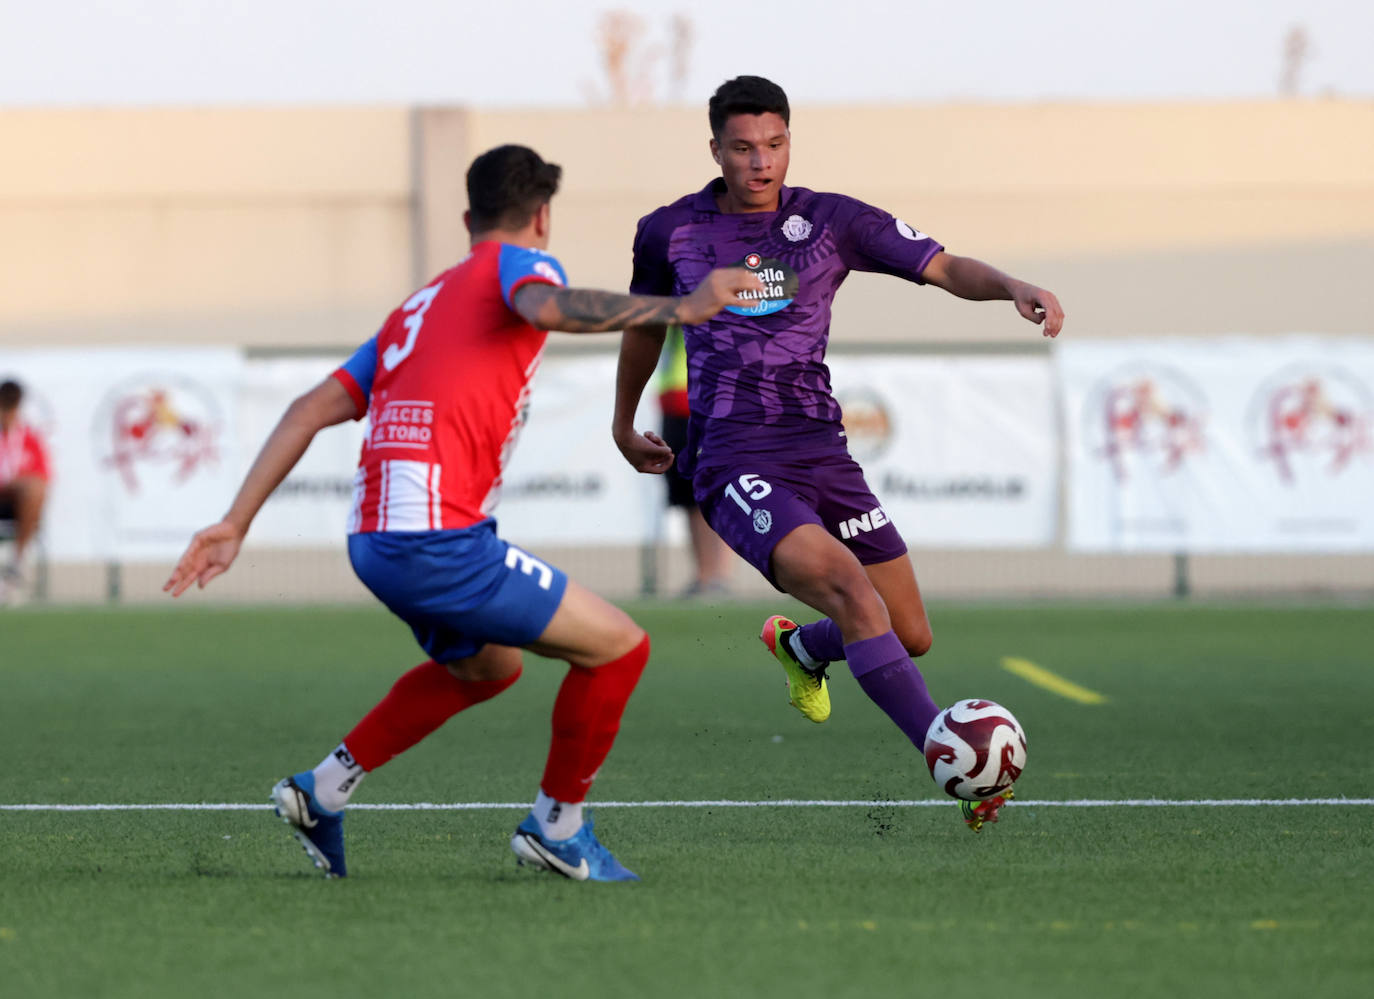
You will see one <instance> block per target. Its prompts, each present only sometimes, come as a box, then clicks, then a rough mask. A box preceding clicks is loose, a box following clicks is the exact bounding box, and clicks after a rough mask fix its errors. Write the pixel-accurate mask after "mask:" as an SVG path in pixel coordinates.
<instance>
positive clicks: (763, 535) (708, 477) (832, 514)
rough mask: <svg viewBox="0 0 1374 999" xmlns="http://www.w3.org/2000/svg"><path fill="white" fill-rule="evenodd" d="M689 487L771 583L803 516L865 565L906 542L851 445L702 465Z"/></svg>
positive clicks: (902, 549)
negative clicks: (788, 457) (777, 559)
mask: <svg viewBox="0 0 1374 999" xmlns="http://www.w3.org/2000/svg"><path fill="white" fill-rule="evenodd" d="M692 491H693V492H694V493H695V494H696V499H697V505H698V506H700V507H701V512H702V515H703V516H705V518H706V522H707V523H708V524H710V525H711V527H712V528H713V529H714V530H715V532H716V533H717V534H719V535H720V536H721V537H722V538H724V539H725V543H726V544H728V545H729V546H730V547H731V548H732V549H734V551H735V552H736V554H738V555H739V556H740V557H741V558H743V559H744V560H745V561H746V562H748V563H749V564H750V565H752V566H753V567H754V568H755V569H757V570H758V571H759V572H761V573H763V576H764V578H765V579H767V580H768V581H769V582H770V583H772V584H773V585H774V586H777V585H778V581H777V580H776V579H775V578H774V577H773V549H774V548H775V547H777V544H778V542H779V541H781V540H782V539H783V538H785V537H786V536H787V535H788V534H790V533H791V532H792V531H794V530H796V529H797V528H798V527H800V526H801V525H802V524H819V525H820V526H821V527H824V528H825V529H826V531H828V532H829V533H830V534H831V535H833V536H834V537H836V538H838V539H839V540H840V542H841V543H842V544H844V546H845V547H847V548H848V549H849V550H850V551H852V552H853V553H854V555H855V557H856V558H858V560H859V562H860V563H861V564H863V565H874V564H876V563H878V562H888V561H891V560H892V559H894V558H900V557H901V556H903V555H905V554H906V550H907V549H906V542H904V541H903V540H902V536H901V534H899V533H898V531H897V528H896V526H895V525H894V524H893V523H892V521H890V520H888V519H887V513H886V511H884V510H883V508H882V504H880V503H879V502H878V499H877V497H875V496H874V495H873V491H872V490H871V489H869V488H868V482H867V481H866V480H865V479H864V473H863V469H862V468H860V467H859V463H858V462H856V461H855V460H854V459H853V458H851V457H850V456H849V454H848V453H847V452H837V453H835V454H832V455H826V456H823V457H819V458H807V459H806V460H805V461H777V460H770V459H767V458H762V459H758V458H740V459H737V460H736V461H735V462H733V463H732V464H728V465H712V466H709V467H701V468H698V469H697V470H696V473H695V474H694V475H693V476H692Z"/></svg>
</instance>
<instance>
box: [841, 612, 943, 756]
mask: <svg viewBox="0 0 1374 999" xmlns="http://www.w3.org/2000/svg"><path fill="white" fill-rule="evenodd" d="M844 654H845V658H846V659H848V660H849V671H850V672H851V673H853V674H854V679H856V680H858V681H859V686H860V687H862V688H863V692H864V693H865V694H867V695H868V698H869V700H871V701H872V702H873V703H874V704H876V705H878V707H880V708H882V709H883V710H884V711H886V712H887V716H888V717H889V718H891V719H892V720H893V721H894V722H896V723H897V727H898V728H899V729H901V730H902V732H903V733H905V734H906V737H907V738H908V739H910V740H911V742H912V745H914V746H915V747H916V748H917V749H918V750H920V751H922V752H924V751H925V746H926V729H928V728H930V723H931V722H933V721H934V720H935V716H936V715H938V714H939V713H940V708H939V706H938V705H936V703H935V702H934V701H933V700H931V697H930V691H928V690H926V681H925V678H924V677H922V676H921V671H920V670H919V669H917V668H916V664H915V663H913V662H912V661H911V657H910V656H908V655H907V651H906V649H905V648H904V647H903V646H902V643H901V640H900V639H898V638H897V635H896V633H894V632H891V631H889V632H888V633H887V634H886V635H879V636H878V637H877V638H865V639H863V640H862V641H858V642H851V643H850V644H849V645H846V646H845V647H844Z"/></svg>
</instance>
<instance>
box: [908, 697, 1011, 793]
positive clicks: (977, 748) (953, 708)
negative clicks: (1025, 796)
mask: <svg viewBox="0 0 1374 999" xmlns="http://www.w3.org/2000/svg"><path fill="white" fill-rule="evenodd" d="M925 752H926V765H927V766H929V767H930V776H932V777H934V778H935V783H936V784H939V785H940V787H942V788H944V790H945V793H946V794H948V795H950V796H951V797H955V798H963V799H964V800H965V801H985V800H986V799H988V798H991V797H992V796H993V795H995V794H1000V793H1001V792H1003V791H1005V790H1006V789H1007V788H1009V787H1011V785H1012V782H1013V781H1015V780H1016V778H1018V777H1020V776H1021V771H1022V769H1023V768H1024V767H1025V765H1026V733H1025V732H1024V731H1022V729H1021V725H1020V723H1019V722H1017V720H1016V719H1015V718H1014V717H1012V713H1011V712H1010V711H1008V710H1007V709H1006V708H1004V707H1002V705H1000V704H996V703H994V702H992V701H977V700H969V701H959V702H958V703H957V704H951V705H950V706H949V707H947V708H945V710H943V711H941V712H940V713H939V714H938V715H936V716H935V720H934V721H933V722H931V723H930V728H929V729H927V730H926V746H925Z"/></svg>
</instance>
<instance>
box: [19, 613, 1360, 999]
mask: <svg viewBox="0 0 1374 999" xmlns="http://www.w3.org/2000/svg"><path fill="white" fill-rule="evenodd" d="M773 609H774V608H767V607H762V606H753V607H750V606H744V607H738V606H731V607H702V606H684V605H667V604H663V605H643V606H635V607H631V608H630V610H631V612H632V613H633V614H634V615H635V617H636V618H637V619H638V620H639V621H640V622H641V623H642V624H644V626H645V627H646V628H647V629H648V630H649V631H650V633H651V634H652V636H653V638H654V658H653V660H652V662H651V664H650V667H649V669H648V671H647V672H646V673H645V677H644V680H643V682H642V683H641V685H640V689H639V690H638V691H637V692H636V694H635V696H634V699H633V700H632V701H631V703H630V708H629V711H628V712H627V715H626V718H625V722H624V725H623V728H622V730H621V736H620V739H619V741H618V743H617V745H616V748H615V750H614V752H613V753H612V755H611V757H610V760H609V761H608V762H607V764H606V766H605V767H604V768H603V770H602V773H601V777H600V780H599V781H598V783H597V786H596V788H595V790H594V793H593V804H594V805H595V801H596V800H601V801H603V802H614V801H630V802H633V801H664V800H668V801H697V800H721V799H724V800H735V801H748V802H767V801H776V800H784V799H843V800H858V801H862V802H864V804H862V805H857V806H848V807H833V806H812V807H782V806H771V805H762V806H754V807H723V806H710V807H694V808H684V807H667V806H659V807H651V808H625V807H609V806H608V807H603V808H601V809H600V810H598V811H597V812H596V815H597V829H598V833H600V834H601V837H602V840H603V842H605V843H606V844H607V845H608V846H610V847H611V849H612V850H613V851H615V852H616V854H617V856H619V857H620V858H621V859H622V860H623V861H624V862H625V863H626V864H627V865H628V866H630V867H631V868H633V869H635V870H636V871H638V872H639V873H640V874H641V875H642V876H643V878H644V881H643V882H642V883H640V884H631V885H600V884H573V883H569V882H565V881H562V880H558V879H555V878H553V877H551V876H548V875H542V874H537V873H534V872H530V871H526V870H522V869H518V868H516V866H515V863H514V859H513V857H512V855H511V854H510V852H509V849H508V847H507V845H506V844H507V840H508V838H509V835H510V832H511V830H512V829H513V827H514V825H515V823H516V822H518V821H519V819H520V818H521V817H522V811H521V810H520V808H519V807H514V808H487V809H482V810H471V811H374V810H356V811H354V812H353V813H351V814H350V816H349V819H348V823H347V828H348V837H349V839H348V846H349V866H350V872H351V874H350V877H349V878H347V879H345V880H343V881H325V880H323V879H322V878H319V877H318V876H316V875H315V873H314V872H313V870H312V869H311V868H310V867H309V866H308V863H307V861H306V859H305V856H304V854H303V853H301V851H300V850H299V848H298V847H297V846H296V844H295V843H294V841H293V840H292V839H291V838H290V836H289V834H288V833H287V832H286V831H285V827H284V826H283V825H282V824H281V823H280V821H279V820H277V819H276V818H275V817H274V816H272V815H271V813H270V812H269V811H268V810H267V809H266V808H265V801H266V795H267V790H268V788H269V787H270V786H271V784H272V783H273V782H274V781H275V780H276V779H277V778H279V777H281V776H283V775H285V774H286V773H289V772H291V771H293V770H298V769H303V768H307V767H309V766H312V765H313V764H314V763H316V762H317V761H318V760H319V759H320V758H321V757H322V756H323V755H324V754H325V753H326V752H327V751H328V750H330V749H331V748H332V747H333V746H334V745H335V744H336V743H337V742H338V740H339V738H340V737H341V736H342V734H343V733H344V732H345V731H347V729H348V728H349V727H350V726H351V725H352V723H353V722H354V721H356V720H357V718H358V717H360V716H361V714H362V713H363V712H365V711H366V710H367V709H368V708H369V707H370V706H371V705H372V704H373V703H374V702H375V701H376V700H377V699H378V698H379V697H380V696H381V695H382V694H384V693H385V691H386V690H387V688H388V687H389V686H390V683H391V682H392V680H393V679H394V678H395V677H396V676H397V675H399V673H400V672H402V671H403V670H404V669H405V668H407V667H408V666H410V665H413V664H414V663H415V662H418V661H419V660H420V659H421V658H423V656H422V654H420V653H419V652H418V651H417V650H416V649H415V648H414V647H413V645H412V643H411V640H410V637H409V634H408V632H407V631H406V629H405V628H404V627H403V626H402V625H400V624H399V623H398V622H396V621H394V620H393V619H391V618H389V617H388V616H387V615H385V614H384V613H382V612H380V611H376V610H372V609H367V608H363V609H354V608H327V609H281V610H200V609H186V608H181V607H178V608H175V609H170V610H162V609H133V610H124V611H105V610H90V609H83V610H61V611H43V610H33V611H24V612H19V613H7V614H5V615H4V616H3V617H0V661H2V663H3V665H0V676H2V677H3V683H4V686H3V689H2V690H0V774H3V776H0V804H26V803H67V804H91V803H193V802H212V803H221V802H222V803H240V804H258V803H263V804H264V807H263V808H262V809H261V810H256V809H255V810H239V811H149V810H132V811H106V812H89V811H82V812H52V811H0V995H4V996H6V997H9V996H14V997H29V996H34V997H46V996H81V997H91V996H112V997H113V996H119V997H124V996H128V997H135V996H137V997H148V996H151V997H159V996H174V995H175V996H183V995H186V994H200V995H207V996H249V995H269V996H276V995H282V996H288V995H289V996H297V997H314V996H321V997H324V996H354V995H356V996H388V997H390V996H395V997H410V996H426V997H427V996H454V995H461V996H482V997H486V996H542V995H551V996H554V997H556V999H580V997H583V996H586V997H591V996H611V997H617V996H627V997H628V996H636V997H638V996H676V995H681V996H731V997H733V996H751V997H752V996H759V997H773V996H777V997H799V996H827V997H832V996H873V995H901V996H908V995H919V996H926V995H930V996H947V995H966V994H970V993H971V992H977V993H980V994H981V993H991V994H1000V995H1014V996H1033V997H1039V996H1045V997H1052V996H1053V997H1057V996H1067V995H1073V994H1078V993H1079V992H1083V993H1085V994H1106V995H1112V996H1161V997H1163V996H1170V997H1175V996H1201V995H1221V996H1230V995H1246V996H1276V997H1277V996H1293V995H1303V994H1322V995H1325V996H1364V995H1368V994H1371V993H1374V947H1371V946H1370V941H1371V940H1372V939H1374V902H1371V897H1372V896H1374V890H1372V889H1374V885H1371V874H1374V807H1371V806H1369V805H1307V806H1293V805H1287V806H1280V805H1264V806H1217V805H1188V806H1181V807H1126V806H1114V807H1056V806H1053V805H1050V804H1034V802H1074V801H1079V800H1081V799H1110V800H1118V801H1120V800H1127V799H1132V800H1134V799H1164V800H1173V801H1181V800H1187V801H1194V800H1199V799H1251V798H1262V799H1298V798H1341V797H1351V798H1365V799H1367V798H1370V797H1374V758H1372V754H1371V753H1370V751H1369V746H1370V744H1371V742H1372V741H1374V669H1372V668H1371V667H1374V657H1371V653H1370V651H1369V647H1370V639H1371V637H1374V627H1371V618H1372V617H1374V615H1371V612H1370V611H1369V610H1368V609H1363V608H1358V609H1357V608H1339V607H1303V608H1294V609H1276V608H1272V607H1207V606H1194V607H1186V606H1144V607H1141V606H1125V605H1123V606H1113V605H1100V606H1065V607H1059V606H1047V607H1010V608H1006V607H948V608H939V607H937V608H936V609H935V610H934V612H933V621H934V624H935V632H936V644H935V649H934V651H933V652H932V653H931V655H930V656H929V657H927V658H925V659H923V660H921V666H922V668H923V670H924V671H925V673H926V675H927V677H928V679H929V682H930V685H931V688H932V691H933V693H934V694H935V696H936V699H937V700H939V701H941V702H945V703H947V702H949V701H953V700H956V699H959V698H962V697H987V698H991V699H994V700H997V701H1000V702H1001V703H1003V704H1005V705H1006V706H1007V707H1009V708H1011V709H1012V710H1013V711H1015V713H1016V714H1017V716H1018V718H1019V719H1020V720H1021V722H1022V724H1023V725H1024V727H1025V728H1026V731H1027V734H1028V738H1029V744H1030V752H1029V762H1028V766H1027V768H1026V771H1025V774H1024V776H1023V777H1022V779H1021V781H1020V782H1019V783H1018V785H1017V792H1018V795H1019V798H1020V802H1021V803H1018V804H1015V805H1012V806H1009V807H1008V808H1007V809H1006V810H1005V811H1004V818H1003V820H1002V821H1001V822H1000V823H999V824H998V825H997V826H991V827H988V828H987V829H985V830H984V832H983V833H982V834H980V835H977V836H974V835H971V834H969V832H968V831H967V830H966V829H965V828H964V827H963V824H962V823H961V822H960V821H959V818H958V815H957V812H956V810H955V807H954V806H953V804H952V803H946V802H938V804H937V806H935V807H909V806H903V805H900V804H896V803H895V802H899V801H902V800H905V799H919V800H930V801H937V799H938V794H937V792H936V790H935V788H934V787H933V785H932V783H931V781H930V779H929V777H928V775H927V774H926V773H925V770H924V763H923V761H922V760H921V759H920V757H919V756H918V755H917V754H916V753H915V752H914V750H913V749H912V747H911V746H910V745H909V744H907V743H906V742H905V741H904V740H903V738H902V736H901V734H900V733H899V732H898V731H897V729H896V728H895V727H894V726H892V725H891V723H890V722H888V721H887V720H886V719H885V718H884V717H883V716H882V715H881V713H880V712H879V711H878V710H877V709H876V708H875V707H874V706H873V705H872V704H871V703H869V702H868V701H867V700H866V699H865V698H864V697H863V696H862V694H861V692H860V691H859V689H858V687H857V685H856V684H855V683H854V682H853V680H852V679H850V678H849V677H848V676H847V675H846V674H845V672H844V670H843V667H842V666H840V667H839V668H838V669H834V670H832V691H833V693H832V696H833V699H834V705H835V709H834V715H833V717H832V719H831V720H830V721H829V722H828V723H826V724H825V725H812V724H810V723H808V722H806V721H805V720H803V719H802V718H801V717H800V715H798V714H797V713H796V712H795V711H793V710H792V709H791V708H789V707H788V706H787V705H786V695H785V692H784V690H783V686H782V678H781V671H780V670H777V669H776V666H774V665H773V664H772V662H771V659H770V658H769V657H768V656H767V654H766V653H765V652H764V651H763V650H762V647H761V646H760V645H759V644H758V641H757V638H756V635H757V628H758V625H759V622H760V621H761V620H762V618H763V617H764V616H765V614H766V613H768V612H770V611H771V610H773ZM778 609H783V610H789V609H791V610H795V609H796V608H795V606H794V605H790V604H782V605H779V608H778ZM801 616H802V617H803V619H805V618H806V615H805V614H802V615H801ZM1007 656H1015V657H1018V658H1023V659H1027V660H1030V661H1032V662H1034V663H1036V664H1037V665H1039V666H1041V667H1043V668H1045V669H1048V670H1052V671H1053V672H1054V673H1056V674H1058V675H1059V676H1061V677H1063V678H1065V679H1067V680H1071V681H1073V682H1074V683H1076V684H1079V685H1081V686H1082V687H1085V688H1088V689H1090V690H1092V691H1095V692H1097V693H1099V694H1101V695H1103V696H1104V697H1105V698H1106V700H1105V702H1104V703H1100V704H1083V703H1079V702H1077V701H1073V700H1069V699H1066V698H1065V697H1062V696H1060V695H1058V694H1055V693H1053V692H1051V691H1048V690H1046V689H1043V688H1041V687H1038V686H1034V685H1032V684H1030V683H1028V682H1027V681H1026V680H1024V679H1021V678H1020V677H1018V676H1015V675H1013V674H1012V673H1010V672H1008V671H1006V670H1004V669H1003V668H1002V665H1001V660H1002V658H1003V657H1007ZM561 675H562V668H561V666H559V665H558V664H553V663H547V662H544V661H542V660H535V659H531V660H529V662H528V663H527V666H526V672H525V676H524V677H523V678H522V679H521V681H520V682H519V683H518V684H516V685H515V686H514V687H513V688H512V689H511V690H510V691H509V692H507V693H506V694H504V695H503V696H502V697H500V698H498V699H496V700H495V701H492V702H491V703H489V704H484V705H482V706H480V707H478V708H476V709H474V710H473V711H472V712H470V713H468V714H464V715H462V716H460V717H458V718H456V719H454V720H452V721H451V722H450V723H449V724H448V725H447V726H446V727H445V728H444V729H442V730H441V731H440V732H438V733H436V734H435V735H434V736H432V737H431V738H430V739H429V740H427V741H426V742H424V743H423V744H421V745H420V746H418V747H416V748H415V749H414V750H412V751H411V752H409V753H407V754H406V755H405V756H403V757H401V758H399V759H398V760H396V761H394V762H393V763H391V764H389V765H388V766H387V767H386V768H384V769H382V770H380V771H379V772H377V773H375V774H373V775H370V776H369V777H368V779H367V781H366V782H365V783H364V784H363V786H362V788H361V789H360V791H359V792H358V794H357V796H356V797H355V799H354V800H355V802H358V803H371V804H384V803H395V804H403V803H413V802H439V803H454V802H485V803H505V802H509V803H521V802H527V801H529V800H531V799H532V797H533V795H534V792H535V789H536V785H537V782H538V777H539V773H540V771H541V769H542V766H543V758H544V754H545V752H546V750H547V732H548V715H549V709H550V706H551V704H552V701H553V696H554V693H555V690H556V687H557V684H558V682H559V680H560V679H561Z"/></svg>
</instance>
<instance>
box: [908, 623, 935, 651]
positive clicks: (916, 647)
mask: <svg viewBox="0 0 1374 999" xmlns="http://www.w3.org/2000/svg"><path fill="white" fill-rule="evenodd" d="M900 638H901V640H902V645H904V646H905V647H906V654H907V655H909V656H910V657H911V658H912V659H915V658H917V657H918V656H923V655H925V654H926V653H927V652H929V651H930V647H931V646H932V645H934V644H935V635H934V634H933V633H932V632H931V630H930V625H928V624H927V625H923V626H921V627H919V628H917V629H916V630H915V631H908V632H905V633H903V634H902V635H901V636H900Z"/></svg>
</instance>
